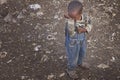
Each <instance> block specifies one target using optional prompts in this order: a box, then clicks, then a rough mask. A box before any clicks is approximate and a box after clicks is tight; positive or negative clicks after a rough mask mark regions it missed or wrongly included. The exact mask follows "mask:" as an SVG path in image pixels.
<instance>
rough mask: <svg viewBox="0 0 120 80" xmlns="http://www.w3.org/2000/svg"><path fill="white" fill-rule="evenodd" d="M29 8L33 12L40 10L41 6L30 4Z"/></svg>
mask: <svg viewBox="0 0 120 80" xmlns="http://www.w3.org/2000/svg"><path fill="white" fill-rule="evenodd" d="M29 7H30V8H31V9H33V10H38V9H41V5H39V4H31V5H29Z"/></svg>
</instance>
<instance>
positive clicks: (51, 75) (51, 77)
mask: <svg viewBox="0 0 120 80" xmlns="http://www.w3.org/2000/svg"><path fill="white" fill-rule="evenodd" d="M54 77H55V75H53V74H52V73H51V74H50V75H48V77H47V79H48V80H52V79H53V78H54Z"/></svg>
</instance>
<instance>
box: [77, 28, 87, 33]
mask: <svg viewBox="0 0 120 80" xmlns="http://www.w3.org/2000/svg"><path fill="white" fill-rule="evenodd" d="M78 32H79V33H84V32H87V30H86V29H85V28H81V27H78Z"/></svg>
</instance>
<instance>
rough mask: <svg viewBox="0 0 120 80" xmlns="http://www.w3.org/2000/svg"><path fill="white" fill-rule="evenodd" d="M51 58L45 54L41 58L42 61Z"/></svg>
mask: <svg viewBox="0 0 120 80" xmlns="http://www.w3.org/2000/svg"><path fill="white" fill-rule="evenodd" d="M48 59H49V58H48V56H47V55H43V56H42V58H41V62H45V61H47V60H48Z"/></svg>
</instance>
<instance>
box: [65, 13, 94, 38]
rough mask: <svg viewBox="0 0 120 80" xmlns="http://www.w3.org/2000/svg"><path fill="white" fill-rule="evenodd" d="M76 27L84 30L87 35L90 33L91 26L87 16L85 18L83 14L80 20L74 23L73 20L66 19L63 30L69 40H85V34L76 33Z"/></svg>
mask: <svg viewBox="0 0 120 80" xmlns="http://www.w3.org/2000/svg"><path fill="white" fill-rule="evenodd" d="M77 27H82V28H85V29H86V30H87V32H88V33H89V32H90V31H91V29H92V24H91V20H90V18H89V16H87V14H83V15H82V19H81V20H77V21H74V20H73V19H67V20H66V29H67V30H65V33H66V34H67V36H69V38H70V39H77V40H83V39H85V35H86V32H85V33H78V32H77V31H76V28H77Z"/></svg>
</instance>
